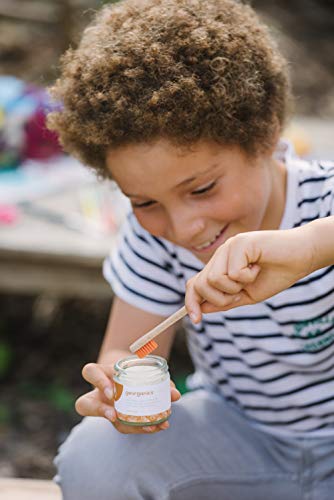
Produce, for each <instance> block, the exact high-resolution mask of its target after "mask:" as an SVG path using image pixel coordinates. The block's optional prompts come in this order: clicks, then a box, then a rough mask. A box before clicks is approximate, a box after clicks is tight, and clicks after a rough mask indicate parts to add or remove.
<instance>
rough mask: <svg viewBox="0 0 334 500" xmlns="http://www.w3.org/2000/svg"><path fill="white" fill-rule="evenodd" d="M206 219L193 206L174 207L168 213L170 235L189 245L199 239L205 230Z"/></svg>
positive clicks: (180, 242)
mask: <svg viewBox="0 0 334 500" xmlns="http://www.w3.org/2000/svg"><path fill="white" fill-rule="evenodd" d="M204 227H205V221H204V219H203V218H202V217H201V216H200V215H199V214H197V213H196V212H195V211H194V210H193V208H191V207H189V208H187V209H185V208H184V207H183V208H182V209H180V210H178V209H177V207H174V208H173V209H172V210H170V211H169V213H168V228H167V232H168V237H167V239H169V240H170V241H174V242H175V243H177V244H178V245H181V246H189V245H191V244H193V242H194V241H197V239H198V238H197V236H198V235H199V234H200V233H201V232H202V231H203V230H204Z"/></svg>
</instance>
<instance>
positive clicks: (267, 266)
mask: <svg viewBox="0 0 334 500" xmlns="http://www.w3.org/2000/svg"><path fill="white" fill-rule="evenodd" d="M307 226H308V227H307ZM307 226H306V225H305V226H302V227H299V228H295V229H289V230H274V231H254V232H248V233H240V234H238V235H237V236H234V237H232V238H230V239H229V240H227V241H226V242H225V243H224V244H223V245H221V246H220V247H219V248H218V249H217V250H216V251H215V253H214V255H213V256H212V257H211V259H210V260H209V262H208V263H207V264H206V266H205V267H204V268H203V269H202V271H200V272H199V273H198V274H196V275H195V276H194V277H192V278H191V279H190V280H188V282H187V289H186V295H185V305H186V308H187V311H188V314H189V315H190V317H191V319H192V321H193V322H194V323H198V322H199V321H200V320H201V317H202V313H209V312H216V311H227V310H229V309H232V308H233V307H239V306H242V305H251V304H255V303H256V302H260V301H263V300H265V299H267V298H269V297H271V296H273V295H275V294H277V293H279V292H281V291H282V290H285V289H286V288H288V287H290V286H291V285H292V284H293V283H295V282H296V281H298V280H299V279H301V278H302V277H304V276H306V275H307V274H308V273H310V272H311V271H312V269H313V267H312V265H313V261H314V244H313V242H312V239H313V238H312V232H311V231H312V228H311V226H310V225H307Z"/></svg>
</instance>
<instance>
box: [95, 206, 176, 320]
mask: <svg viewBox="0 0 334 500" xmlns="http://www.w3.org/2000/svg"><path fill="white" fill-rule="evenodd" d="M173 257H174V252H173V246H172V245H171V244H170V243H169V242H167V241H166V240H163V239H160V238H156V237H154V236H152V235H151V234H150V233H149V232H148V231H146V230H145V229H143V228H142V227H141V226H140V224H139V223H138V221H137V219H136V218H135V216H134V214H133V213H131V214H129V216H128V217H127V219H126V221H125V222H124V224H123V227H122V229H121V232H120V236H119V241H118V244H117V245H116V248H115V249H114V251H113V252H112V253H111V255H110V256H109V257H107V258H106V259H105V261H104V264H103V275H104V277H105V279H106V280H107V281H108V283H109V284H110V285H111V287H112V289H113V292H114V293H115V294H116V295H117V296H118V297H119V298H121V299H122V300H124V301H125V302H127V303H129V304H131V305H133V306H135V307H139V308H140V309H143V310H144V311H147V312H150V313H152V314H157V315H160V316H169V315H170V314H172V313H173V312H175V311H176V310H177V309H178V308H179V307H181V306H182V305H183V304H184V290H182V283H181V281H180V280H179V279H178V277H177V273H176V272H175V271H174V266H173Z"/></svg>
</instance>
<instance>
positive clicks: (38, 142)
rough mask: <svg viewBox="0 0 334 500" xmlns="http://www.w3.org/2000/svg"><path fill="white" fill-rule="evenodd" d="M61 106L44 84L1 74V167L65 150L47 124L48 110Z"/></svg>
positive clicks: (13, 166)
mask: <svg viewBox="0 0 334 500" xmlns="http://www.w3.org/2000/svg"><path fill="white" fill-rule="evenodd" d="M57 107H59V105H57V104H54V103H52V102H51V100H50V97H49V95H48V93H47V91H46V90H45V89H44V88H42V87H38V86H36V85H32V84H30V83H26V82H24V81H22V80H19V79H18V78H15V77H12V76H0V171H2V170H6V169H11V168H15V167H17V166H19V165H20V164H21V163H22V162H24V161H25V160H27V159H35V160H38V159H39V160H42V159H47V158H50V157H52V156H55V155H58V154H61V153H62V150H61V147H60V145H59V142H58V139H57V136H56V134H54V133H53V132H51V131H49V130H48V129H47V128H46V116H47V113H48V112H50V111H51V110H52V109H55V108H57Z"/></svg>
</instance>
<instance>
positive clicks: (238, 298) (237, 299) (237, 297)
mask: <svg viewBox="0 0 334 500" xmlns="http://www.w3.org/2000/svg"><path fill="white" fill-rule="evenodd" d="M239 300H241V297H240V295H237V296H236V297H234V299H233V302H239Z"/></svg>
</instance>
